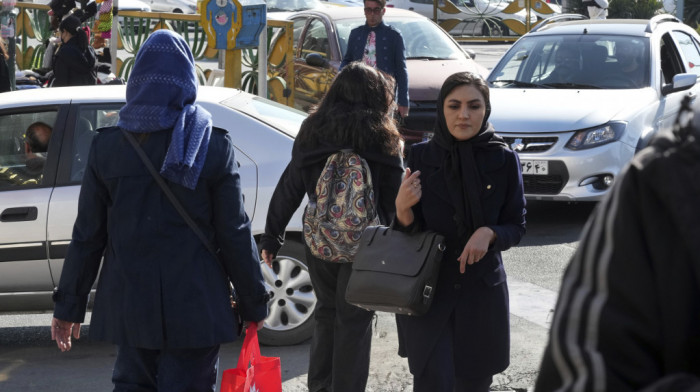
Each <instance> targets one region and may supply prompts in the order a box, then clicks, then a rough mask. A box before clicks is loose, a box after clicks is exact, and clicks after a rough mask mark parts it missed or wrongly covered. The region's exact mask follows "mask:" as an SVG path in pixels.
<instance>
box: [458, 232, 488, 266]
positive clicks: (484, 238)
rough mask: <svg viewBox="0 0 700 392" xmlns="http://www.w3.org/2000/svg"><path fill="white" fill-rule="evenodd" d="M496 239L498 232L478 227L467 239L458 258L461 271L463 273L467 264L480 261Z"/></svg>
mask: <svg viewBox="0 0 700 392" xmlns="http://www.w3.org/2000/svg"><path fill="white" fill-rule="evenodd" d="M494 239H496V233H494V232H493V230H491V228H489V227H486V226H483V227H480V228H478V229H476V231H475V232H474V234H472V236H471V237H470V238H469V241H467V245H465V246H464V250H463V251H462V254H461V255H459V257H458V258H457V261H459V272H460V273H462V274H463V273H464V271H465V270H466V265H467V264H469V265H472V264H474V263H477V262H479V261H480V260H481V259H482V258H483V257H484V255H486V252H488V250H489V245H491V242H493V240H494Z"/></svg>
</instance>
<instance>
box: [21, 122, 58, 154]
mask: <svg viewBox="0 0 700 392" xmlns="http://www.w3.org/2000/svg"><path fill="white" fill-rule="evenodd" d="M40 128H43V129H44V130H46V132H40V131H38V129H40ZM51 130H52V128H51V126H50V125H49V124H47V123H45V122H41V121H37V122H35V123H32V124H31V125H30V126H29V127H28V128H27V132H26V133H25V139H26V141H27V144H29V148H30V149H31V150H32V152H46V151H48V149H49V140H50V139H51Z"/></svg>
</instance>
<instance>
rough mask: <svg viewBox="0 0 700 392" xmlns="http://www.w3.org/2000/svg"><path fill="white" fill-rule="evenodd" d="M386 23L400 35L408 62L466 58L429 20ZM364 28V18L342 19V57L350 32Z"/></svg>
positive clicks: (386, 20) (386, 19)
mask: <svg viewBox="0 0 700 392" xmlns="http://www.w3.org/2000/svg"><path fill="white" fill-rule="evenodd" d="M384 23H386V24H387V25H390V26H393V27H395V28H396V29H397V30H399V31H400V32H401V35H402V36H403V39H404V44H405V46H406V58H407V59H427V60H445V59H459V58H464V52H462V50H461V48H460V46H459V45H457V44H455V42H454V41H453V40H452V38H450V37H449V36H448V35H447V34H445V32H444V31H442V30H441V29H440V27H439V26H437V25H436V24H435V23H433V22H431V21H430V20H428V19H426V18H402V17H389V16H385V17H384ZM363 24H365V18H358V19H342V20H339V21H337V22H336V28H337V29H338V38H339V39H338V42H339V43H340V51H341V52H342V54H343V56H344V55H345V50H346V49H347V47H348V44H347V42H348V37H350V30H352V29H354V28H355V27H357V26H360V25H363Z"/></svg>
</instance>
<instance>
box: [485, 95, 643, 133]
mask: <svg viewBox="0 0 700 392" xmlns="http://www.w3.org/2000/svg"><path fill="white" fill-rule="evenodd" d="M490 92H491V117H490V118H489V121H490V122H491V123H492V124H493V126H494V127H495V128H496V132H499V133H516V132H517V133H520V132H528V133H548V132H564V131H572V130H579V129H585V128H589V127H594V126H597V125H601V124H605V123H607V122H608V121H611V120H617V119H626V118H629V116H627V115H625V112H627V111H633V112H636V111H638V110H639V108H642V107H646V105H650V104H652V103H653V102H654V101H655V95H656V93H655V92H654V90H653V89H650V88H645V89H637V90H588V89H586V90H562V89H522V88H491V89H490Z"/></svg>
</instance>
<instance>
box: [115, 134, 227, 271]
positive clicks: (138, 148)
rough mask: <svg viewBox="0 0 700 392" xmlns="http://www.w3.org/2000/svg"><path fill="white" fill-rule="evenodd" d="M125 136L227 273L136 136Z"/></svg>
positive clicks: (214, 251) (212, 246) (169, 198)
mask: <svg viewBox="0 0 700 392" xmlns="http://www.w3.org/2000/svg"><path fill="white" fill-rule="evenodd" d="M121 131H122V133H123V134H124V136H125V137H126V140H128V141H129V143H131V145H132V146H133V147H134V150H136V153H137V154H138V155H139V158H141V160H142V161H143V164H144V165H145V166H146V168H147V169H148V171H149V172H150V173H151V176H153V179H154V180H156V183H157V184H158V186H160V188H161V189H162V190H163V193H165V196H167V197H168V200H170V202H171V203H172V205H173V207H175V209H176V210H177V212H178V213H179V214H180V216H182V219H184V220H185V222H187V225H188V226H190V228H191V229H192V231H194V233H195V234H196V235H197V237H199V239H200V240H201V241H202V243H203V244H204V246H205V247H206V248H207V250H208V251H209V252H210V253H211V254H212V255H213V256H214V257H215V258H216V260H217V262H218V263H219V266H220V267H221V269H222V270H224V275H226V270H225V269H224V266H223V265H221V260H220V259H219V255H218V253H217V252H216V249H215V248H214V245H212V244H211V242H209V240H207V237H206V236H205V235H204V233H203V232H202V229H200V228H199V226H197V224H196V223H195V222H194V220H193V219H192V217H191V216H190V214H188V213H187V210H185V207H183V206H182V204H181V203H180V200H178V199H177V197H176V196H175V194H173V191H172V190H171V189H170V187H169V186H168V184H166V183H165V180H164V179H163V177H162V176H161V175H160V173H158V172H157V171H156V168H155V167H153V163H152V162H151V160H150V159H149V158H148V156H146V153H145V152H144V151H143V149H142V148H141V146H139V143H138V142H137V141H136V139H134V136H133V135H132V134H131V133H130V132H127V131H125V130H124V129H122V130H121Z"/></svg>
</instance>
